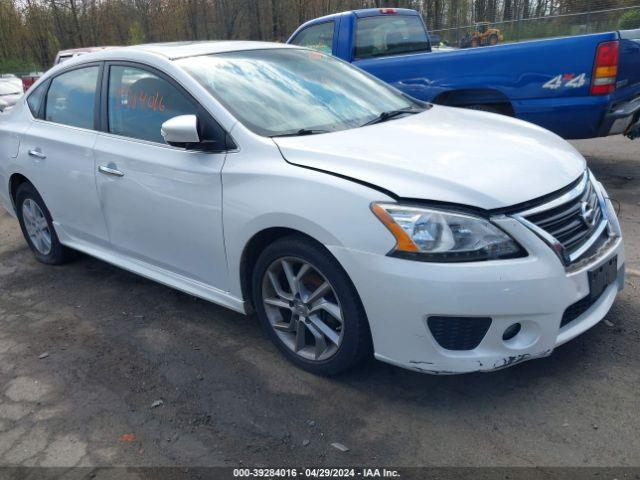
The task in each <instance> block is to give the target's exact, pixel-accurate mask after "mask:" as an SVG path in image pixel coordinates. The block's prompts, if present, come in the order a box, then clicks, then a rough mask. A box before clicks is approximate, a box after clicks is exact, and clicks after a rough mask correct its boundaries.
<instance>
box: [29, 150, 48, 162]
mask: <svg viewBox="0 0 640 480" xmlns="http://www.w3.org/2000/svg"><path fill="white" fill-rule="evenodd" d="M29 156H30V157H34V158H39V159H40V160H44V159H45V158H47V156H46V155H45V154H44V153H42V150H40V149H39V148H32V149H31V150H29Z"/></svg>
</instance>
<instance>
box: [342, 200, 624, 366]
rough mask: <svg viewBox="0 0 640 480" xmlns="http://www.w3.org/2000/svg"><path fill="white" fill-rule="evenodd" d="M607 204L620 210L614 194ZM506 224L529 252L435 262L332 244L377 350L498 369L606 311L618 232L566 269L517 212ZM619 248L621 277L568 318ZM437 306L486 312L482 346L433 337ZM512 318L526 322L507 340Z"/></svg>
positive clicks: (543, 351)
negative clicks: (455, 346)
mask: <svg viewBox="0 0 640 480" xmlns="http://www.w3.org/2000/svg"><path fill="white" fill-rule="evenodd" d="M607 207H608V210H609V215H610V218H612V219H615V217H611V215H614V216H615V213H614V212H613V207H612V206H611V204H610V202H607ZM613 222H614V223H615V225H616V226H617V221H616V220H613ZM500 226H501V228H503V229H504V230H506V231H508V232H509V233H510V234H511V235H512V236H513V237H514V238H515V239H516V240H517V241H518V242H519V243H520V244H521V245H522V246H523V247H525V248H526V249H527V251H528V252H529V256H528V257H526V258H520V259H513V260H502V261H491V262H477V263H466V264H437V263H422V262H416V261H411V260H402V259H398V258H392V257H388V256H384V255H376V254H371V253H366V252H361V251H355V250H351V249H346V248H342V247H332V248H330V250H331V251H332V253H333V254H334V255H335V256H336V258H337V259H338V261H339V262H340V263H341V264H342V265H343V267H344V268H345V269H346V270H347V273H348V274H349V275H350V277H351V278H352V280H353V282H354V284H355V285H356V288H357V290H358V292H359V294H360V297H361V299H362V301H363V304H364V308H365V310H366V312H367V315H368V319H369V324H370V327H371V333H372V337H373V343H374V351H375V356H376V358H377V359H379V360H382V361H385V362H388V363H392V364H394V365H398V366H400V367H404V368H408V369H412V370H416V371H420V372H425V373H434V374H454V373H466V372H475V371H491V370H496V369H500V368H505V367H508V366H511V365H514V364H516V363H519V362H522V361H525V360H530V359H533V358H538V357H544V356H547V355H550V354H551V353H552V352H553V350H554V349H555V348H556V347H557V346H559V345H562V344H563V343H565V342H567V341H569V340H571V339H572V338H574V337H576V336H578V335H580V334H581V333H583V332H585V331H586V330H588V329H589V328H591V327H592V326H594V325H595V324H596V323H598V322H599V321H600V320H602V318H604V316H605V315H606V313H607V312H608V311H609V309H610V308H611V305H612V304H613V302H614V299H615V297H616V294H617V293H618V291H620V290H621V289H622V286H623V283H624V268H623V266H624V260H625V258H624V246H623V242H622V239H621V238H620V237H618V238H617V239H615V241H613V242H611V244H610V245H609V247H608V248H607V249H606V250H605V251H603V252H600V254H599V255H598V256H597V257H596V258H594V259H593V260H592V261H591V262H589V263H588V264H586V265H582V266H581V267H580V269H577V270H574V271H569V270H567V269H566V268H565V266H564V265H563V264H562V263H561V261H560V260H559V258H558V257H557V256H556V254H555V253H554V252H553V251H552V250H551V248H549V246H548V245H547V244H545V243H544V242H543V241H542V240H540V239H539V238H538V237H537V236H536V235H534V234H533V233H532V232H531V231H530V230H529V229H527V228H526V227H525V226H523V225H522V224H521V223H519V222H518V221H516V220H514V219H512V218H504V219H502V220H500ZM615 255H617V257H618V264H617V266H618V269H619V272H618V280H617V281H616V282H614V283H612V284H611V285H609V286H608V287H607V289H606V290H605V291H604V292H603V294H602V295H601V296H600V297H599V298H598V300H597V301H596V302H595V303H593V304H592V305H591V306H590V307H589V308H588V309H587V310H586V311H585V312H584V313H582V314H581V315H579V316H578V317H577V318H575V320H573V321H571V322H570V323H568V324H566V325H565V326H564V327H561V326H560V324H561V321H562V318H563V314H564V312H565V311H566V310H567V308H568V307H569V306H571V305H573V304H575V303H576V302H578V301H579V300H581V299H583V298H585V297H586V296H588V295H589V281H588V272H589V271H590V270H592V269H594V268H597V267H599V266H600V265H602V264H604V263H606V262H608V260H609V259H611V258H612V257H613V256H615ZM433 316H447V317H448V316H455V317H488V318H491V324H490V326H489V329H488V331H487V332H486V334H485V335H484V337H483V338H482V340H481V341H480V343H479V345H478V346H477V347H476V348H473V349H472V350H465V351H456V350H450V349H445V348H443V347H442V346H441V345H440V344H439V343H438V341H437V340H436V339H435V337H434V335H433V334H432V332H431V330H430V328H429V327H428V325H427V319H428V318H429V317H433ZM514 323H520V324H521V325H522V329H521V330H520V332H519V333H518V334H517V335H516V336H515V337H514V338H513V339H511V340H508V341H504V340H503V333H504V331H505V329H507V327H509V326H510V325H512V324H514Z"/></svg>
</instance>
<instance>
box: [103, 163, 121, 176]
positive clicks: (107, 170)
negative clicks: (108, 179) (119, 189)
mask: <svg viewBox="0 0 640 480" xmlns="http://www.w3.org/2000/svg"><path fill="white" fill-rule="evenodd" d="M98 171H99V172H100V173H104V174H105V175H111V176H113V177H124V173H122V172H121V171H120V170H117V169H115V168H112V167H105V166H104V165H100V166H99V167H98Z"/></svg>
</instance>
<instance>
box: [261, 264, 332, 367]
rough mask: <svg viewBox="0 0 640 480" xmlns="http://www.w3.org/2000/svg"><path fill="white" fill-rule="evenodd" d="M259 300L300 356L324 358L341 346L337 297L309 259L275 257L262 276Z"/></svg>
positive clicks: (290, 347)
mask: <svg viewBox="0 0 640 480" xmlns="http://www.w3.org/2000/svg"><path fill="white" fill-rule="evenodd" d="M262 301H263V305H264V309H265V312H266V314H267V318H268V319H269V323H270V324H271V327H272V328H273V329H274V330H275V332H276V334H277V335H278V337H279V338H280V340H281V341H282V342H283V343H284V344H285V345H286V346H287V348H289V349H290V350H291V351H293V352H294V353H296V354H297V355H299V356H300V357H302V358H304V359H305V360H309V361H324V360H327V359H329V358H331V357H332V356H333V355H335V354H336V352H337V351H338V349H339V348H340V345H341V344H342V340H343V337H344V316H343V310H342V307H341V305H340V301H339V300H338V296H337V295H336V293H335V290H334V288H333V286H332V285H331V283H330V282H329V281H328V280H327V278H326V277H325V276H324V275H323V274H322V273H321V272H320V271H319V270H318V269H317V268H316V267H315V266H313V265H312V264H311V263H309V262H307V261H305V260H302V259H300V258H296V257H283V258H279V259H277V260H276V261H274V262H273V263H272V264H271V265H270V266H269V268H268V269H267V271H266V272H265V274H264V277H263V281H262Z"/></svg>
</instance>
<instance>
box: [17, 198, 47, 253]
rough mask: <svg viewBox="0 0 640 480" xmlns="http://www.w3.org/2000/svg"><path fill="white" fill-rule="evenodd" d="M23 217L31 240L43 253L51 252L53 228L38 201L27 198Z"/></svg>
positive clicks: (23, 207)
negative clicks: (50, 227) (51, 228)
mask: <svg viewBox="0 0 640 480" xmlns="http://www.w3.org/2000/svg"><path fill="white" fill-rule="evenodd" d="M22 218H23V220H24V226H25V228H26V230H27V235H29V240H31V243H32V244H33V246H34V247H35V249H36V250H37V251H38V253H40V254H42V255H49V253H51V230H50V229H49V222H47V219H46V217H45V216H44V213H42V210H41V209H40V207H39V206H38V204H37V203H36V202H34V201H33V200H31V199H30V198H27V199H26V200H25V201H24V202H23V203H22Z"/></svg>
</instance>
